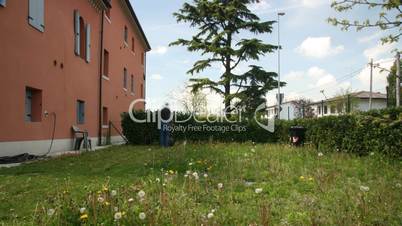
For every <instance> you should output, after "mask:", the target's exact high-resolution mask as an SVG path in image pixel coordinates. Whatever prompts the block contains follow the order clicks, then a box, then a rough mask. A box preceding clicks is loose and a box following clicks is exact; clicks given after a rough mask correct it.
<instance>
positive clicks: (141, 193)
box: [138, 190, 145, 199]
mask: <svg viewBox="0 0 402 226" xmlns="http://www.w3.org/2000/svg"><path fill="white" fill-rule="evenodd" d="M138 197H139V198H140V199H142V198H144V197H145V191H143V190H141V191H139V192H138Z"/></svg>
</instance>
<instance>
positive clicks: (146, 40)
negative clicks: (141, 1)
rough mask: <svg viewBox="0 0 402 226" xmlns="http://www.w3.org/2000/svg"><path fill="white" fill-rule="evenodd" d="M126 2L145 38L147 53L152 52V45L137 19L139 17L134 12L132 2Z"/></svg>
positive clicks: (128, 0)
mask: <svg viewBox="0 0 402 226" xmlns="http://www.w3.org/2000/svg"><path fill="white" fill-rule="evenodd" d="M125 2H126V5H127V7H128V9H129V10H130V13H131V16H132V17H133V19H134V21H135V23H136V24H137V26H138V29H139V30H140V33H141V35H142V37H143V38H144V41H145V45H146V47H147V49H146V50H147V51H150V50H151V45H150V44H149V41H148V39H147V36H146V35H145V32H144V30H143V29H142V27H141V24H140V21H139V20H138V17H137V15H136V14H135V12H134V9H133V6H132V5H131V3H130V0H125Z"/></svg>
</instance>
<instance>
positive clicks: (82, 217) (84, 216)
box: [80, 214, 88, 220]
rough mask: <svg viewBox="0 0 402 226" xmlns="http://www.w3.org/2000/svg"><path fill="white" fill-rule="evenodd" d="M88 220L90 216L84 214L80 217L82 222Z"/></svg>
mask: <svg viewBox="0 0 402 226" xmlns="http://www.w3.org/2000/svg"><path fill="white" fill-rule="evenodd" d="M86 219H88V214H82V215H81V216H80V220H86Z"/></svg>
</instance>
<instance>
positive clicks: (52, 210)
mask: <svg viewBox="0 0 402 226" xmlns="http://www.w3.org/2000/svg"><path fill="white" fill-rule="evenodd" d="M55 212H56V211H55V210H54V209H48V210H47V215H48V216H53V214H54V213H55Z"/></svg>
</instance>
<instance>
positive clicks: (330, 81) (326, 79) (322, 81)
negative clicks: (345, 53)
mask: <svg viewBox="0 0 402 226" xmlns="http://www.w3.org/2000/svg"><path fill="white" fill-rule="evenodd" d="M328 84H334V85H336V78H335V77H334V76H333V75H331V74H326V75H325V76H324V77H322V78H320V79H318V81H317V83H316V84H315V85H316V86H317V87H320V86H323V85H328Z"/></svg>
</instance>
